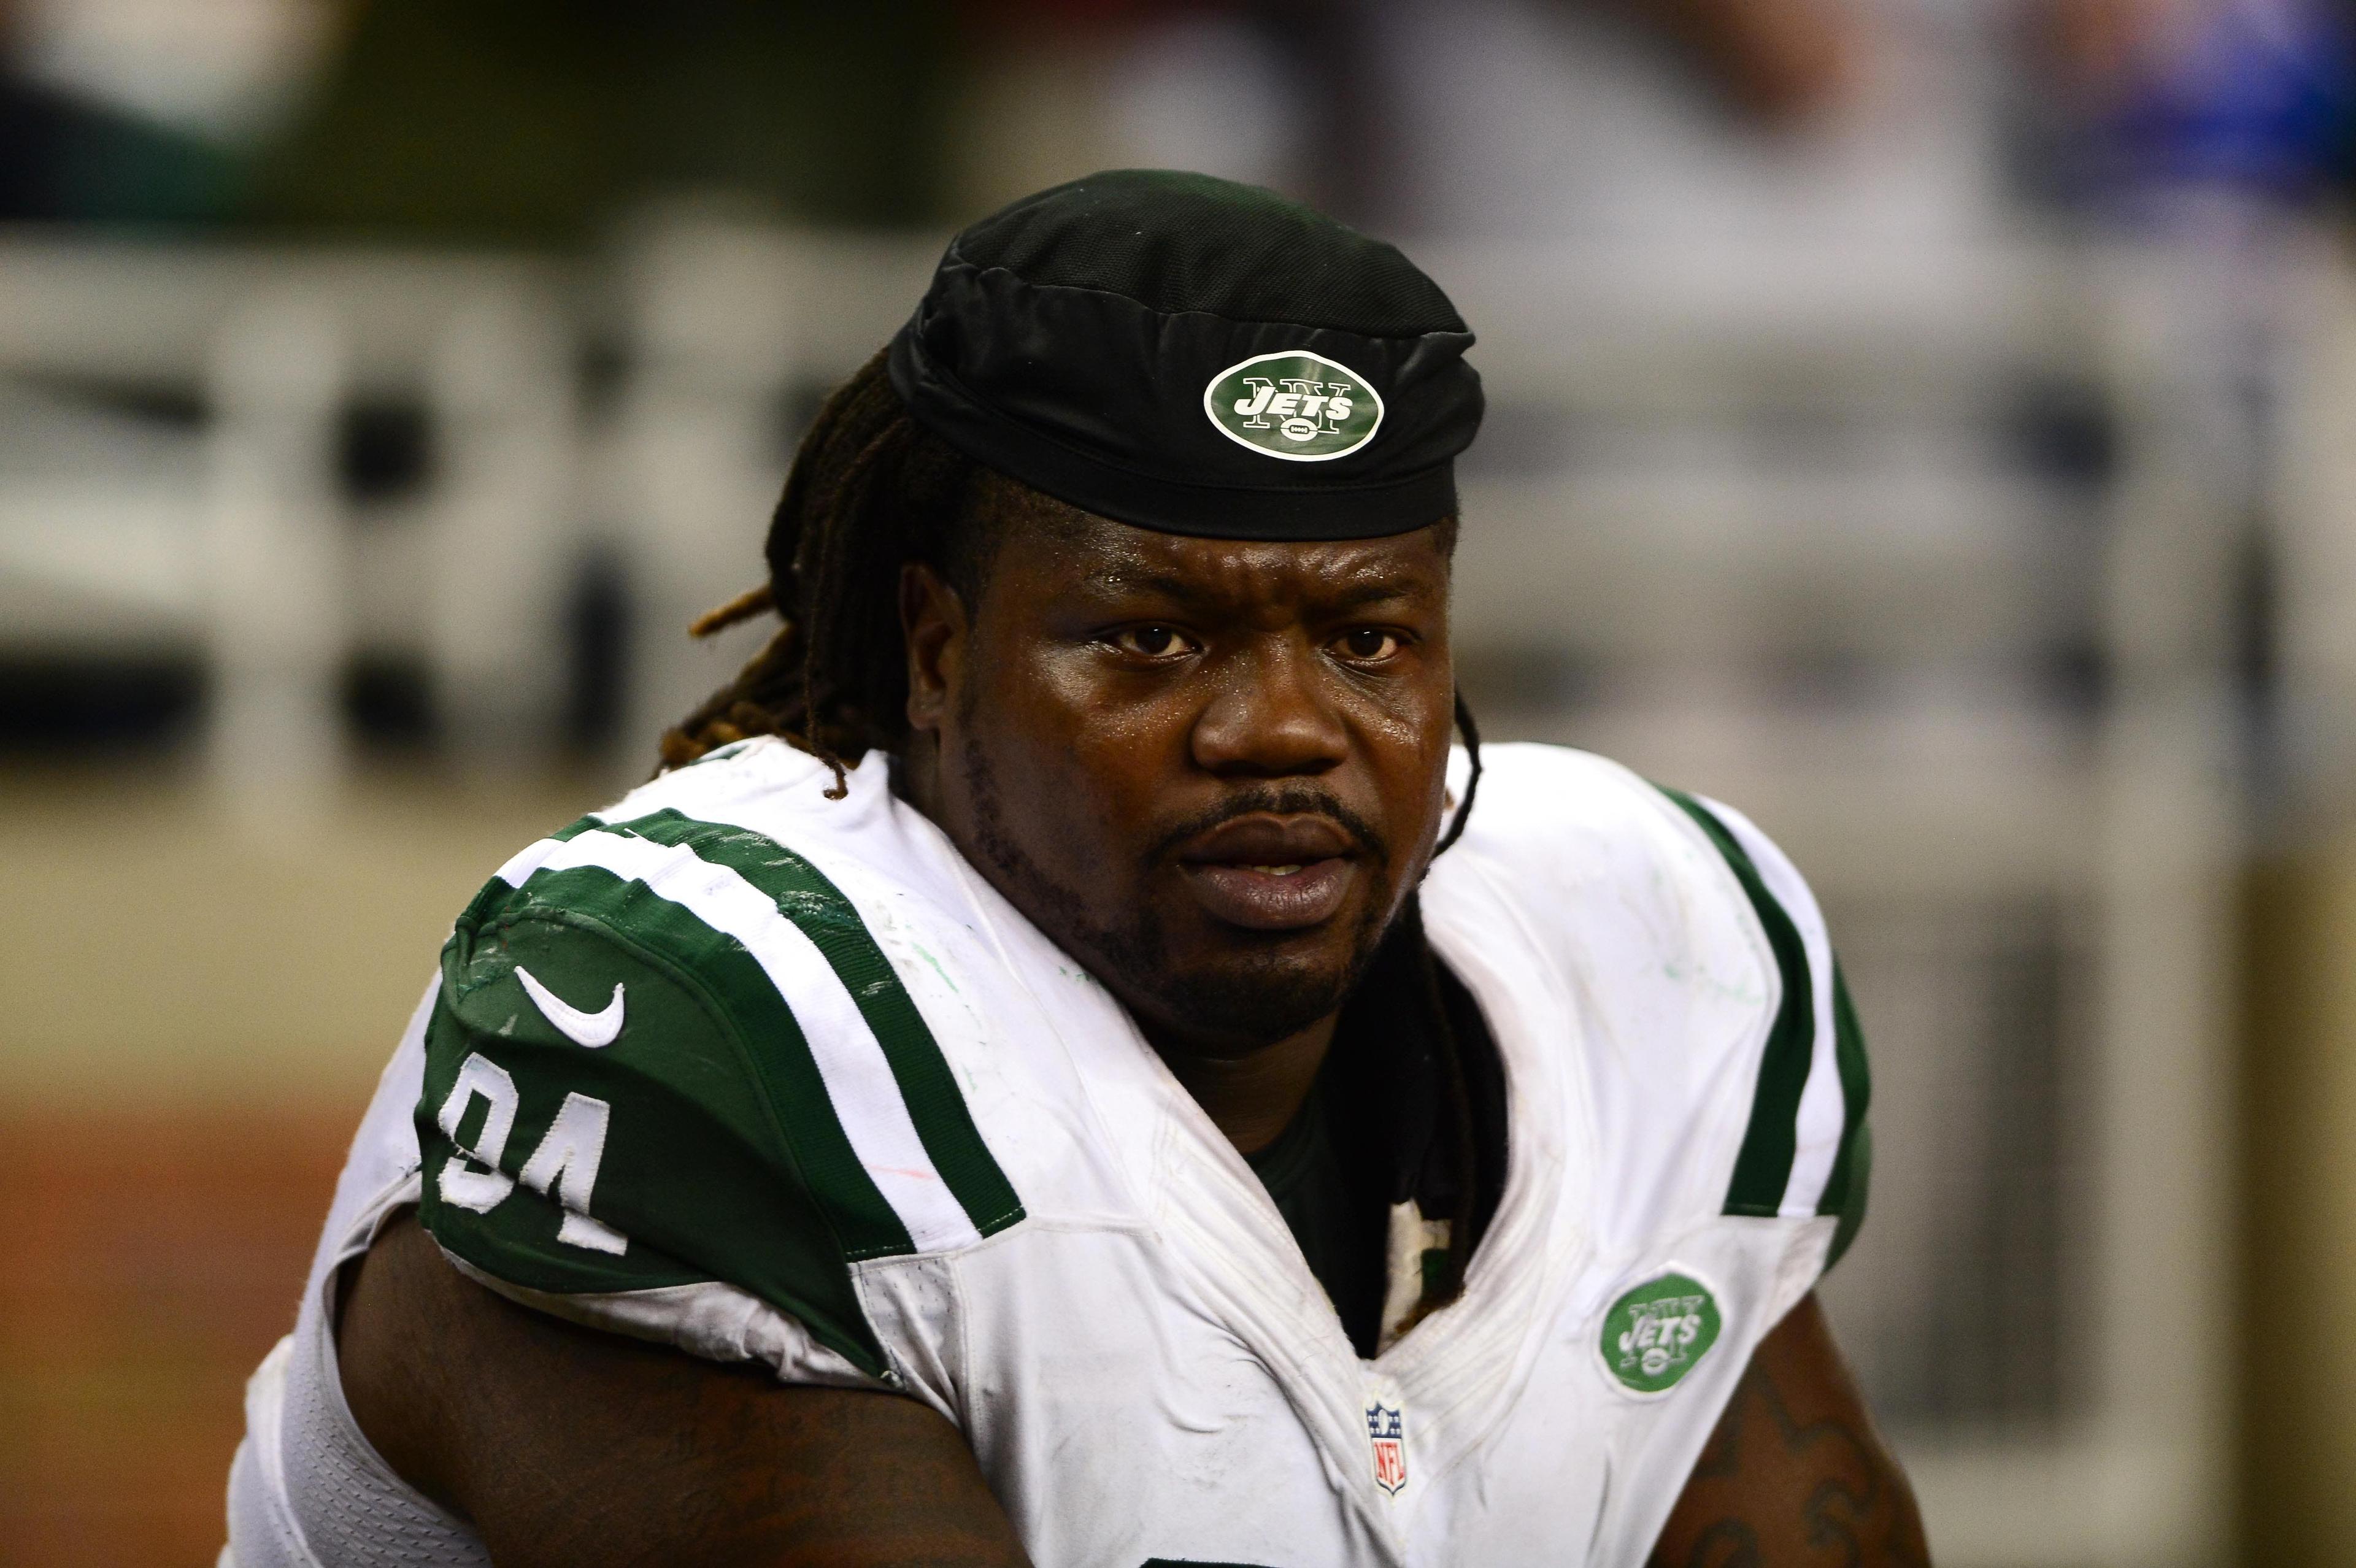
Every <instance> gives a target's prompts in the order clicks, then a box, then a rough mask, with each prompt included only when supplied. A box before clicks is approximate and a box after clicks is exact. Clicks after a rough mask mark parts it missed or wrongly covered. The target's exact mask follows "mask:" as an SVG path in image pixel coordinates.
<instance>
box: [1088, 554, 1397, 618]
mask: <svg viewBox="0 0 2356 1568" xmlns="http://www.w3.org/2000/svg"><path fill="white" fill-rule="evenodd" d="M1420 575H1421V574H1420V573H1417V572H1414V571H1398V572H1387V573H1385V574H1384V575H1383V576H1381V577H1379V578H1376V579H1375V580H1374V581H1358V582H1354V583H1351V584H1349V585H1348V586H1346V587H1344V588H1341V589H1339V590H1337V591H1336V592H1334V593H1333V594H1332V595H1331V596H1330V597H1327V596H1323V595H1319V596H1318V597H1317V603H1316V607H1317V609H1318V610H1319V611H1320V612H1322V613H1327V614H1346V613H1349V612H1350V611H1353V610H1357V609H1362V608H1364V607H1365V606H1366V605H1368V604H1376V603H1382V602H1383V601H1385V600H1387V599H1406V598H1410V597H1412V596H1413V594H1414V592H1415V591H1416V589H1417V588H1418V587H1419V585H1420V584H1419V577H1420ZM1084 581H1085V582H1086V585H1087V587H1088V588H1089V589H1090V590H1092V591H1095V592H1101V593H1152V594H1158V595H1160V596H1162V598H1165V599H1170V600H1173V601H1174V602H1176V603H1181V604H1188V605H1194V604H1203V603H1214V602H1216V601H1219V600H1221V599H1224V598H1225V597H1226V596H1225V595H1224V594H1222V593H1220V592H1218V591H1217V590H1215V589H1212V588H1209V587H1208V586H1207V585H1206V584H1205V583H1204V582H1203V581H1201V580H1200V579H1196V578H1189V577H1183V576H1180V575H1178V574H1176V573H1174V572H1172V571H1165V570H1162V569H1161V568H1159V567H1149V566H1147V565H1145V564H1144V563H1142V562H1136V563H1133V564H1121V563H1115V564H1112V565H1109V566H1106V567H1103V568H1101V569H1099V570H1098V571H1091V572H1090V573H1088V575H1087V578H1086V579H1085V580H1084Z"/></svg>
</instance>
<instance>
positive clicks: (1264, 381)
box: [1203, 350, 1383, 463]
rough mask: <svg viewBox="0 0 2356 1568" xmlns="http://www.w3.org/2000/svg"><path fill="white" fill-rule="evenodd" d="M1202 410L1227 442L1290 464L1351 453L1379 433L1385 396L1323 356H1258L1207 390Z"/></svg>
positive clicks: (1214, 381)
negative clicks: (1239, 444)
mask: <svg viewBox="0 0 2356 1568" xmlns="http://www.w3.org/2000/svg"><path fill="white" fill-rule="evenodd" d="M1203 411H1204V412H1205V413H1207V414H1209V415H1210V416H1211V422H1212V423H1213V424H1215V425H1216V426H1218V428H1219V433H1220V434H1222V435H1224V436H1226V438H1227V439H1228V440H1230V441H1233V442H1237V443H1241V444H1243V445H1245V446H1248V447H1250V448H1251V449H1252V450H1253V451H1254V452H1259V453H1266V454H1267V455H1269V456H1270V457H1281V458H1283V459H1285V460H1286V461H1287V462H1289V463H1324V462H1328V461H1330V460H1331V459H1333V458H1336V457H1347V456H1348V455H1349V454H1350V453H1354V452H1355V451H1357V450H1358V448H1360V447H1362V446H1364V445H1365V444H1366V443H1368V442H1370V441H1372V440H1374V439H1375V431H1376V428H1377V427H1379V426H1380V425H1381V424H1382V422H1383V400H1382V398H1381V396H1380V395H1379V394H1377V393H1376V390H1375V389H1374V388H1372V387H1370V386H1368V385H1367V384H1366V379H1365V377H1364V376H1361V375H1359V374H1358V373H1357V372H1356V371H1355V370H1353V369H1351V368H1349V367H1348V366H1346V365H1337V364H1335V363H1334V362H1333V360H1331V359H1328V358H1326V357H1323V355H1318V354H1304V353H1301V352H1300V351H1299V350H1291V351H1288V352H1286V353H1281V354H1258V355H1254V356H1253V357H1251V358H1249V359H1246V360H1244V361H1242V362H1241V363H1239V364H1235V365H1230V366H1228V367H1227V368H1226V369H1224V370H1222V371H1220V372H1219V373H1218V374H1217V375H1215V376H1214V377H1212V378H1211V384H1210V385H1209V386H1207V387H1205V388H1204V389H1203Z"/></svg>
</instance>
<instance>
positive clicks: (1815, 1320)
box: [1652, 1296, 1931, 1568]
mask: <svg viewBox="0 0 2356 1568" xmlns="http://www.w3.org/2000/svg"><path fill="white" fill-rule="evenodd" d="M1930 1561H1931V1553H1930V1548H1929V1547H1928V1546H1927V1545H1926V1544H1925V1543H1924V1541H1923V1539H1922V1515H1921V1514H1920V1513H1919V1512H1918V1511H1917V1510H1916V1509H1915V1507H1914V1493H1913V1491H1912V1488H1909V1487H1908V1486H1907V1484H1906V1476H1905V1472H1903V1471H1901V1469H1899V1467H1898V1462H1897V1461H1896V1460H1895V1459H1892V1458H1891V1457H1890V1451H1889V1450H1888V1449H1887V1448H1884V1447H1883V1446H1882V1445H1881V1438H1880V1436H1879V1434H1877V1433H1876V1432H1875V1431H1874V1429H1873V1418H1872V1417H1871V1416H1870V1415H1869V1414H1867V1413H1866V1409H1865V1402H1864V1400H1863V1399H1862V1398H1861V1397H1860V1396H1859V1395H1858V1390H1857V1383H1856V1381H1855V1380H1854V1379H1852V1378H1851V1377H1850V1376H1849V1372H1848V1367H1847V1364H1846V1363H1845V1362H1843V1361H1842V1360H1841V1353H1840V1349H1839V1347H1838V1346H1837V1345H1835V1344H1834V1343H1833V1337H1832V1329H1831V1328H1829V1327H1828V1326H1827V1325H1826V1322H1825V1313H1824V1308H1823V1307H1820V1306H1818V1305H1817V1303H1816V1298H1815V1296H1809V1297H1808V1298H1807V1299H1806V1300H1804V1301H1803V1302H1801V1303H1800V1305H1799V1306H1797V1307H1794V1308H1793V1309H1792V1312H1791V1315H1790V1316H1789V1317H1785V1318H1784V1319H1783V1322H1781V1323H1779V1324H1777V1325H1776V1326H1775V1328H1774V1331H1773V1332H1772V1333H1770V1334H1769V1335H1768V1336H1767V1338H1766V1339H1763V1340H1762V1341H1761V1342H1760V1345H1759V1349H1758V1350H1757V1352H1756V1353H1754V1354H1753V1355H1752V1356H1751V1368H1750V1370H1749V1371H1746V1372H1745V1373H1743V1375H1742V1381H1741V1383H1740V1385H1739V1386H1738V1387H1737V1388H1736V1389H1735V1391H1734V1398H1733V1400H1732V1402H1731V1403H1729V1404H1728V1405H1727V1407H1726V1413H1725V1415H1724V1416H1722V1417H1720V1418H1719V1424H1718V1430H1717V1432H1715V1433H1714V1434H1712V1435H1711V1436H1710V1440H1709V1446H1708V1447H1707V1448H1705V1449H1703V1450H1702V1455H1701V1457H1700V1459H1699V1460H1697V1461H1696V1463H1695V1465H1694V1469H1693V1475H1692V1476H1691V1477H1688V1478H1687V1482H1686V1489H1685V1495H1684V1496H1683V1497H1681V1498H1679V1499H1677V1506H1676V1510H1675V1511H1674V1512H1672V1513H1671V1514H1670V1515H1669V1522H1668V1524H1667V1525H1666V1526H1665V1527H1664V1528H1663V1530H1662V1531H1661V1539H1660V1541H1659V1543H1658V1544H1657V1545H1655V1547H1654V1548H1653V1558H1652V1568H1816V1565H1818V1564H1822V1565H1824V1568H1835V1565H1839V1568H1927V1565H1928V1564H1929V1563H1930Z"/></svg>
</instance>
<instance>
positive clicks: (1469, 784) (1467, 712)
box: [1431, 691, 1481, 860]
mask: <svg viewBox="0 0 2356 1568" xmlns="http://www.w3.org/2000/svg"><path fill="white" fill-rule="evenodd" d="M1456 729H1457V732H1458V733H1459V734H1461V735H1462V736H1463V737H1464V755H1465V756H1466V758H1467V759H1469V760H1470V761H1471V763H1472V776H1471V777H1470V778H1468V779H1466V780H1465V781H1464V798H1463V799H1462V800H1461V801H1459V802H1457V805H1456V815H1455V816H1451V817H1450V818H1449V819H1448V831H1447V832H1445V833H1443V834H1441V835H1440V846H1439V848H1435V849H1434V850H1432V852H1431V858H1432V859H1435V860H1437V859H1440V857H1441V856H1442V855H1445V854H1446V853H1448V847H1449V846H1450V845H1451V844H1453V843H1455V842H1456V841H1457V840H1458V839H1459V838H1462V837H1464V824H1465V822H1466V821H1467V820H1469V819H1470V818H1471V816H1472V797H1473V796H1474V795H1478V794H1480V793H1481V731H1480V730H1479V729H1478V728H1477V727H1476V726H1475V725H1474V724H1473V722H1472V709H1470V708H1467V707H1465V706H1464V694H1463V693H1462V691H1459V692H1458V693H1457V694H1456Z"/></svg>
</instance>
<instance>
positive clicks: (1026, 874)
mask: <svg viewBox="0 0 2356 1568" xmlns="http://www.w3.org/2000/svg"><path fill="white" fill-rule="evenodd" d="M969 733H970V732H969ZM958 761H959V766H960V768H961V771H962V772H963V773H964V775H965V777H964V784H965V794H966V798H967V800H968V802H969V809H970V812H971V823H970V830H971V834H972V837H973V848H974V849H975V851H976V852H977V853H978V854H979V855H980V857H981V858H982V859H984V860H986V861H987V863H988V869H990V870H991V871H993V872H995V873H996V876H995V880H996V881H997V882H998V885H999V886H1000V888H1001V891H1005V892H1006V893H1007V895H1008V897H1009V900H1010V901H1012V902H1013V903H1014V904H1015V906H1016V907H1017V908H1018V909H1020V910H1022V911H1023V913H1024V914H1025V915H1026V916H1028V917H1029V918H1030V919H1031V921H1032V923H1033V924H1035V925H1037V926H1038V927H1039V928H1040V929H1041V930H1042V931H1043V932H1044V933H1046V935H1047V936H1048V937H1049V938H1050V939H1051V940H1052V941H1054V942H1055V944H1056V945H1058V946H1060V947H1062V948H1063V949H1064V950H1065V951H1066V952H1067V953H1069V954H1070V955H1072V956H1073V957H1075V958H1076V959H1078V960H1079V962H1080V963H1081V965H1083V966H1084V967H1086V968H1087V970H1088V971H1089V972H1090V973H1091V974H1093V975H1095V976H1096V977H1097V978H1098V980H1100V981H1102V982H1104V984H1105V985H1106V986H1107V987H1108V988H1109V989H1110V990H1111V991H1112V992H1113V993H1114V994H1115V995H1116V996H1118V997H1120V998H1121V999H1122V1001H1123V1002H1124V1003H1126V1004H1127V1005H1129V1006H1130V1008H1132V1009H1133V1010H1135V1011H1137V1012H1140V1013H1141V1014H1143V1015H1144V1016H1145V1017H1146V1018H1147V1019H1148V1020H1150V1021H1151V1022H1154V1023H1158V1024H1162V1025H1165V1026H1169V1027H1174V1028H1177V1029H1183V1030H1184V1031H1186V1032H1187V1033H1189V1034H1197V1035H1202V1036H1208V1037H1217V1038H1219V1039H1221V1040H1227V1041H1231V1042H1234V1043H1236V1044H1238V1045H1258V1044H1265V1043H1269V1042H1271V1041H1274V1040H1282V1039H1284V1038H1285V1037H1287V1036H1289V1035H1291V1034H1294V1033H1297V1032H1299V1031H1300V1030H1301V1029H1305V1028H1307V1027H1308V1026H1309V1025H1311V1024H1312V1023H1314V1022H1316V1021H1317V1020H1318V1019H1321V1018H1323V1017H1325V1016H1326V1015H1327V1014H1329V1013H1331V1012H1333V1010H1334V1009H1335V1008H1339V1007H1340V1006H1341V1005H1342V1003H1343V1001H1344V1000H1345V999H1346V998H1347V997H1348V996H1349V994H1350V992H1351V991H1352V990H1354V989H1355V987H1356V986H1357V984H1358V981H1359V979H1360V978H1361V977H1362V976H1364V975H1365V969H1366V966H1367V965H1369V964H1370V963H1372V962H1373V960H1374V955H1375V951H1376V948H1377V947H1379V946H1380V945H1381V943H1382V938H1383V935H1384V933H1385V932H1386V931H1387V930H1388V928H1389V925H1390V923H1391V919H1392V916H1393V913H1394V911H1393V909H1392V907H1391V906H1392V905H1393V903H1394V902H1395V901H1396V900H1395V898H1394V897H1393V894H1394V893H1395V892H1396V889H1395V888H1394V887H1393V886H1392V885H1391V883H1390V880H1389V878H1388V877H1387V875H1386V871H1387V867H1388V864H1389V860H1390V857H1389V856H1388V854H1387V852H1386V850H1385V848H1384V846H1383V844H1382V842H1381V839H1380V837H1379V836H1376V835H1375V834H1374V833H1373V832H1372V830H1371V829H1370V828H1369V827H1367V825H1365V824H1364V823H1362V822H1358V821H1357V820H1356V819H1355V818H1352V819H1350V826H1351V827H1353V829H1354V831H1355V832H1356V833H1357V835H1358V836H1359V837H1360V838H1361V840H1362V842H1363V843H1364V844H1365V849H1366V853H1367V858H1368V871H1369V874H1370V875H1372V876H1374V877H1375V878H1376V879H1377V883H1378V885H1377V886H1376V887H1375V888H1373V889H1370V890H1369V892H1370V896H1369V897H1368V898H1367V899H1366V901H1365V907H1364V908H1363V909H1362V910H1361V911H1360V912H1359V913H1358V915H1357V917H1356V919H1355V921H1354V922H1353V924H1352V929H1351V932H1350V934H1349V938H1348V940H1347V941H1346V943H1345V944H1344V945H1343V947H1342V950H1341V951H1340V952H1339V953H1338V954H1336V955H1333V958H1332V959H1331V960H1329V961H1327V962H1323V963H1319V962H1317V961H1315V959H1314V958H1311V959H1309V960H1306V961H1304V960H1303V959H1302V958H1301V957H1300V956H1298V955H1297V943H1296V942H1295V941H1294V940H1293V939H1292V938H1291V937H1290V933H1247V932H1241V931H1238V932H1237V933H1234V935H1233V945H1232V947H1231V949H1230V950H1229V951H1228V952H1226V953H1225V954H1221V955H1215V956H1213V957H1211V958H1209V959H1207V960H1205V961H1203V962H1200V963H1197V964H1194V965H1189V966H1187V967H1184V968H1181V967H1180V966H1179V965H1178V964H1177V962H1176V959H1175V956H1174V954H1173V944H1172V942H1171V939H1170V933H1169V930H1168V928H1167V926H1166V925H1165V923H1164V922H1163V920H1162V915H1161V912H1160V911H1159V910H1158V909H1157V908H1156V906H1155V903H1154V901H1153V898H1152V897H1151V889H1152V885H1153V882H1154V880H1155V877H1156V873H1157V872H1158V871H1159V870H1160V869H1162V867H1163V864H1164V862H1165V861H1166V859H1167V854H1168V848H1169V845H1170V844H1171V843H1172V842H1173V840H1175V839H1180V838H1183V837H1189V836H1191V835H1192V834H1193V833H1194V832H1196V831H1199V830H1200V828H1201V827H1204V826H1207V825H1208V824H1207V823H1201V824H1185V825H1181V826H1179V827H1177V828H1175V829H1174V830H1173V831H1170V832H1166V833H1164V834H1162V835H1159V836H1157V840H1156V847H1155V848H1154V849H1153V850H1152V851H1151V852H1149V853H1146V854H1145V855H1143V856H1142V857H1141V860H1142V863H1141V865H1139V866H1138V867H1137V868H1135V869H1136V871H1137V872H1138V873H1139V874H1138V875H1137V877H1136V879H1135V880H1134V882H1133V883H1130V879H1128V878H1126V877H1124V878H1122V879H1120V880H1122V881H1123V882H1124V883H1125V884H1129V885H1130V886H1132V887H1133V890H1134V891H1133V895H1132V896H1131V897H1130V898H1129V899H1128V900H1127V901H1125V902H1124V903H1123V904H1122V905H1121V906H1120V907H1119V908H1117V909H1115V910H1114V911H1112V912H1109V913H1098V910H1099V909H1100V906H1101V903H1102V896H1101V895H1102V892H1103V890H1102V889H1098V890H1095V892H1096V894H1097V895H1098V896H1096V897H1091V896H1089V893H1090V891H1089V890H1086V889H1082V888H1078V887H1074V886H1070V885H1067V884H1066V883H1065V882H1064V881H1062V880H1058V879H1057V878H1056V877H1055V875H1054V874H1053V873H1052V872H1050V871H1049V870H1048V869H1046V868H1045V867H1044V866H1043V865H1041V864H1040V863H1039V860H1038V859H1037V858H1036V857H1035V856H1033V854H1031V853H1030V852H1029V851H1028V850H1027V849H1026V848H1024V846H1023V842H1022V840H1021V839H1020V837H1018V836H1017V835H1016V833H1015V832H1014V831H1013V830H1012V828H1011V827H1009V824H1008V821H1007V816H1006V810H1005V801H1004V797H1003V795H1002V794H1001V790H1000V787H999V780H998V777H997V773H996V772H995V770H994V769H993V768H992V766H991V762H990V759H989V757H988V755H987V754H986V753H985V752H984V751H983V750H982V748H981V746H980V743H979V741H973V740H969V741H967V742H966V744H965V745H964V746H963V747H962V748H961V750H960V755H959V759H958ZM1268 794H1269V797H1270V798H1269V800H1267V801H1266V802H1264V803H1262V804H1261V805H1259V806H1258V809H1269V808H1275V809H1286V810H1305V809H1318V808H1319V806H1318V805H1317V804H1316V802H1317V800H1318V799H1319V798H1320V797H1319V796H1317V795H1316V794H1315V792H1310V794H1309V795H1308V796H1306V797H1304V796H1302V795H1301V794H1299V793H1298V792H1297V791H1288V790H1285V789H1283V788H1282V787H1281V786H1280V787H1279V788H1277V789H1274V790H1271V791H1269V792H1268ZM1326 808H1327V809H1331V807H1330V804H1329V805H1327V807H1326ZM1236 814H1237V813H1236V812H1234V811H1233V810H1232V809H1231V810H1229V811H1228V812H1226V813H1225V814H1224V815H1236ZM1288 949H1292V950H1294V951H1288Z"/></svg>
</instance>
